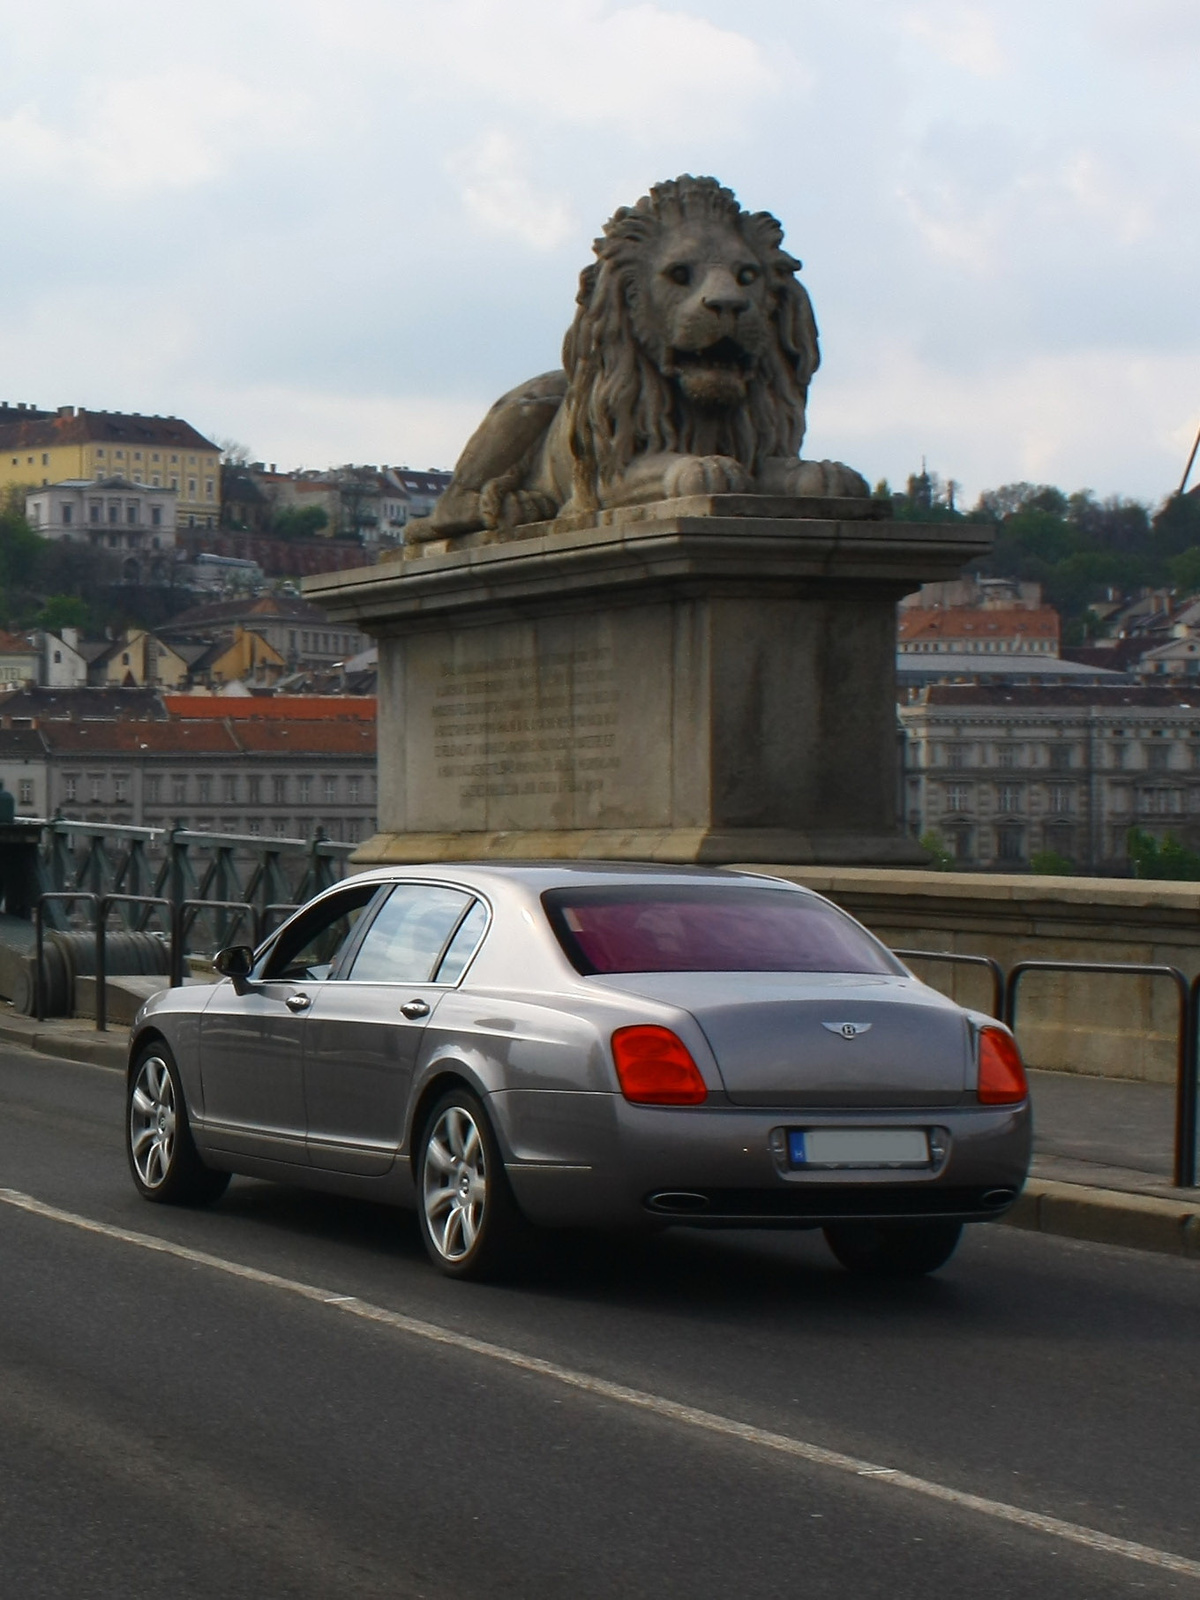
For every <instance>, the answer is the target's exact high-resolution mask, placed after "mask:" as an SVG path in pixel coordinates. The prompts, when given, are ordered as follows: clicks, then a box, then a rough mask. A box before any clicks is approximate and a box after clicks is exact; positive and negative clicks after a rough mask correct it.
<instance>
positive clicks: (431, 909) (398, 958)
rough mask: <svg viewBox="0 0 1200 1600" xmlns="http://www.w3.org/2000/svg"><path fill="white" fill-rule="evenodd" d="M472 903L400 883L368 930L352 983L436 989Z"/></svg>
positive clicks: (430, 887)
mask: <svg viewBox="0 0 1200 1600" xmlns="http://www.w3.org/2000/svg"><path fill="white" fill-rule="evenodd" d="M470 902H471V896H470V895H469V894H464V893H463V891H462V890H461V889H450V888H443V887H441V886H439V885H437V884H431V883H398V884H397V885H396V887H395V888H394V889H393V890H392V892H391V894H390V895H389V896H388V898H387V900H386V902H385V903H384V904H383V905H382V906H381V907H380V909H379V911H378V913H377V914H376V916H375V919H374V921H373V922H372V923H371V926H370V927H369V928H368V929H367V933H366V937H365V938H364V939H363V942H362V945H361V946H360V948H359V951H358V954H357V955H356V956H355V958H354V964H353V966H352V967H351V968H350V971H349V973H348V974H346V976H347V978H348V979H349V981H350V982H351V983H430V982H432V979H433V973H434V969H435V968H436V967H437V966H438V964H439V962H440V961H441V958H442V953H443V951H444V950H445V949H446V944H447V941H448V940H449V939H450V937H451V935H452V934H453V933H454V931H455V929H456V928H457V926H458V923H459V919H460V918H461V917H462V914H463V912H464V911H465V910H466V909H467V907H468V905H469V904H470Z"/></svg>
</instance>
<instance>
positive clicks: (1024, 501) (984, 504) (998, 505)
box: [975, 483, 1068, 522]
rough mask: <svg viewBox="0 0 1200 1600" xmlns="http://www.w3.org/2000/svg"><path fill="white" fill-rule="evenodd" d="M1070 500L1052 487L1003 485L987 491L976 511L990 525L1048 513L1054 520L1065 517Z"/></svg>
mask: <svg viewBox="0 0 1200 1600" xmlns="http://www.w3.org/2000/svg"><path fill="white" fill-rule="evenodd" d="M1067 505H1068V501H1067V497H1066V495H1065V494H1064V493H1063V492H1062V490H1061V489H1056V488H1055V487H1054V485H1053V484H1052V483H1003V484H1001V485H1000V487H999V488H998V489H985V490H984V491H983V493H982V494H981V495H980V496H979V500H978V501H977V503H976V506H975V510H976V512H978V514H979V515H980V516H982V517H986V518H987V520H988V521H989V522H1003V521H1004V519H1005V518H1006V517H1015V516H1018V515H1019V514H1020V513H1021V512H1023V511H1044V512H1046V513H1048V515H1050V516H1052V517H1065V516H1066V514H1067Z"/></svg>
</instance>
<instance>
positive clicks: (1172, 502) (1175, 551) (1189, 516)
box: [1153, 489, 1200, 557]
mask: <svg viewBox="0 0 1200 1600" xmlns="http://www.w3.org/2000/svg"><path fill="white" fill-rule="evenodd" d="M1153 542H1154V549H1155V551H1156V553H1157V554H1159V555H1161V556H1164V557H1170V556H1173V555H1180V554H1182V552H1183V551H1185V550H1188V549H1190V548H1191V547H1192V546H1193V545H1200V494H1197V493H1196V491H1195V490H1194V489H1193V490H1191V491H1190V493H1188V494H1173V495H1171V497H1170V498H1169V499H1168V500H1167V502H1166V504H1165V505H1164V506H1163V507H1162V509H1161V510H1160V511H1159V512H1158V513H1157V515H1156V516H1155V518H1154V521H1153Z"/></svg>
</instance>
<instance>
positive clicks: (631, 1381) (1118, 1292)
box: [0, 1049, 1200, 1600]
mask: <svg viewBox="0 0 1200 1600" xmlns="http://www.w3.org/2000/svg"><path fill="white" fill-rule="evenodd" d="M121 1089H122V1085H121V1080H120V1078H119V1076H118V1075H116V1074H114V1073H111V1072H105V1071H103V1070H100V1069H97V1068H92V1067H85V1066H78V1065H74V1064H71V1063H66V1062H62V1063H59V1062H54V1061H50V1060H48V1059H47V1058H45V1057H40V1056H33V1055H29V1054H26V1053H24V1052H21V1051H18V1050H15V1049H6V1050H0V1190H2V1191H3V1193H0V1600H36V1597H41V1596H54V1597H72V1600H74V1597H77V1596H78V1597H87V1600H107V1597H109V1596H112V1597H114V1600H116V1597H118V1596H119V1597H120V1600H140V1597H141V1596H143V1595H144V1596H155V1597H160V1596H162V1595H164V1594H165V1595H169V1596H171V1597H172V1600H190V1597H204V1600H209V1597H224V1596H231V1597H233V1596H237V1597H241V1596H247V1597H249V1596H254V1597H256V1600H262V1597H267V1600H274V1597H285V1596H287V1597H290V1596H297V1597H310V1596H311V1597H321V1600H329V1597H333V1596H343V1595H345V1596H355V1597H374V1596H385V1595H386V1596H429V1597H437V1600H466V1597H471V1596H474V1597H492V1596H497V1597H499V1596H504V1597H509V1596H511V1597H514V1600H533V1597H542V1596H554V1597H558V1596H570V1597H572V1600H575V1597H590V1596H613V1595H619V1596H622V1597H624V1596H647V1597H656V1600H657V1597H666V1596H681V1597H682V1596H687V1597H688V1600H707V1597H712V1600H718V1597H719V1600H738V1597H741V1596H754V1597H756V1600H757V1597H760V1596H761V1597H774V1596H780V1597H784V1596H787V1597H792V1596H795V1597H800V1596H804V1597H822V1600H824V1597H830V1600H834V1597H836V1600H851V1597H854V1600H862V1597H873V1596H881V1597H882V1596H887V1597H889V1600H904V1597H908V1596H922V1597H925V1596H928V1595H931V1594H935V1593H936V1594H941V1595H947V1596H971V1597H972V1600H976V1597H978V1600H991V1597H995V1600H1017V1597H1022V1596H1031V1597H1034V1596H1036V1597H1037V1600H1075V1597H1087V1600H1098V1597H1106V1596H1110V1595H1121V1594H1125V1593H1130V1594H1138V1595H1168V1594H1171V1595H1180V1594H1184V1595H1187V1594H1192V1593H1194V1594H1196V1595H1197V1596H1200V1527H1198V1526H1197V1517H1196V1511H1195V1504H1196V1493H1195V1486H1194V1481H1193V1480H1194V1470H1195V1465H1196V1459H1197V1453H1196V1437H1197V1428H1196V1423H1197V1416H1198V1401H1200V1372H1198V1370H1197V1366H1198V1364H1197V1362H1196V1360H1195V1351H1196V1334H1197V1329H1198V1328H1200V1264H1194V1263H1188V1262H1183V1261H1175V1260H1172V1259H1168V1258H1162V1257H1154V1256H1149V1255H1138V1254H1135V1253H1133V1252H1126V1251H1120V1250H1115V1249H1109V1248H1104V1247H1100V1246H1091V1245H1083V1244H1072V1243H1069V1242H1066V1241H1060V1240H1055V1239H1050V1238H1046V1237H1043V1236H1039V1235H1035V1234H1029V1233H1023V1232H1017V1231H1016V1230H1009V1229H1004V1228H1000V1227H989V1228H977V1229H974V1230H972V1231H971V1232H970V1233H969V1235H968V1239H967V1241H966V1242H965V1244H964V1245H963V1247H962V1248H961V1250H960V1252H959V1254H958V1255H957V1256H956V1257H955V1259H954V1261H953V1262H952V1263H951V1264H950V1266H949V1267H948V1268H947V1269H945V1270H944V1271H943V1272H942V1273H941V1274H939V1275H938V1276H937V1277H936V1278H934V1279H930V1280H926V1281H923V1282H920V1283H916V1284H908V1285H899V1286H896V1285H892V1286H878V1285H870V1284H864V1283H862V1282H858V1281H856V1280H854V1279H852V1278H851V1277H849V1276H848V1275H846V1274H845V1273H843V1272H841V1271H840V1269H838V1268H837V1267H836V1266H835V1265H834V1263H833V1261H832V1258H830V1257H829V1256H828V1254H827V1252H826V1251H825V1249H824V1246H823V1244H822V1242H821V1239H820V1236H819V1235H811V1234H769V1235H763V1234H759V1235H755V1234H748V1233H725V1234H699V1233H687V1232H685V1231H681V1230H677V1231H674V1232H671V1233H668V1234H664V1235H662V1236H660V1237H658V1238H656V1239H653V1240H651V1241H649V1242H646V1243H643V1244H640V1245H636V1246H628V1245H625V1246H618V1245H615V1244H607V1243H597V1242H594V1241H586V1240H583V1241H581V1240H577V1239H573V1240H564V1241H561V1242H560V1245H559V1247H558V1248H557V1249H556V1250H555V1251H554V1252H552V1253H551V1254H550V1255H549V1256H548V1258H547V1259H546V1260H545V1261H542V1262H540V1263H539V1264H537V1265H536V1266H535V1267H532V1268H531V1269H530V1271H529V1272H528V1273H527V1274H526V1276H525V1277H524V1279H523V1280H522V1281H521V1282H519V1283H515V1284H512V1285H508V1286H504V1287H483V1286H474V1285H466V1284H455V1283H450V1282H447V1281H445V1280H443V1279H441V1278H440V1277H438V1276H437V1275H436V1274H435V1273H434V1272H433V1270H432V1269H431V1268H430V1267H429V1266H428V1265H427V1264H426V1262H425V1260H424V1257H423V1255H422V1252H421V1248H420V1244H419V1241H418V1238H417V1231H416V1227H415V1225H414V1223H413V1221H412V1220H411V1219H410V1218H408V1217H406V1216H404V1215H403V1214H399V1213H394V1212H390V1211H385V1210H383V1209H381V1208H376V1207H371V1206H367V1205H361V1204H352V1203H349V1202H344V1201H338V1200H331V1199H327V1198H321V1197H317V1196H312V1195H307V1194H304V1193H301V1192H298V1191H293V1190H284V1189H278V1188H274V1187H271V1186H269V1185H265V1184H259V1183H253V1182H250V1181H248V1180H244V1179H239V1180H235V1181H234V1184H233V1185H232V1187H231V1188H230V1190H229V1192H228V1194H227V1196H226V1197H225V1198H224V1199H223V1200H222V1201H221V1202H220V1204H219V1205H218V1206H216V1207H215V1208H214V1209H212V1210H211V1211H208V1212H180V1211H171V1210H168V1209H166V1208H162V1207H156V1206H150V1205H146V1204H145V1203H143V1202H142V1201H140V1200H139V1199H138V1198H137V1196H136V1195H135V1193H134V1191H133V1188H132V1185H131V1183H130V1181H129V1178H128V1175H127V1173H126V1170H125V1166H124V1158H123V1155H122V1151H121V1145H120V1117H121ZM22 1197H32V1199H33V1200H34V1201H37V1202H42V1203H44V1204H45V1205H47V1206H49V1207H52V1208H57V1209H58V1212H59V1213H61V1214H54V1215H48V1214H44V1213H42V1212H38V1211H36V1210H30V1209H28V1206H29V1201H28V1200H26V1199H23V1198H22ZM106 1229H107V1230H110V1231H104V1230H106ZM97 1230H99V1231H97ZM122 1231H124V1232H126V1233H131V1234H136V1235H137V1237H122V1236H120V1235H121V1233H122ZM147 1236H150V1237H147ZM153 1240H161V1241H165V1242H167V1244H168V1245H169V1246H170V1249H169V1250H168V1251H161V1250H155V1249H153V1248H151V1244H152V1242H153ZM197 1252H198V1253H201V1254H203V1255H205V1256H207V1257H210V1258H212V1259H210V1260H197V1259H196V1258H195V1256H196V1253H197ZM245 1269H251V1270H250V1273H249V1275H246V1272H245ZM255 1273H257V1274H258V1276H256V1275H255ZM265 1275H270V1277H267V1276H265ZM347 1297H350V1298H347ZM446 1339H449V1340H450V1342H445V1341H446ZM472 1340H475V1341H483V1342H484V1344H485V1346H487V1348H480V1347H476V1346H474V1345H472ZM530 1358H533V1359H532V1362H531V1360H530ZM539 1359H540V1360H541V1361H542V1362H545V1363H550V1364H552V1367H551V1369H550V1370H540V1369H538V1367H537V1362H538V1360H539ZM629 1391H635V1392H634V1393H630V1392H629ZM735 1425H745V1426H744V1427H742V1429H741V1431H740V1432H739V1431H738V1429H737V1427H736V1426H735ZM779 1436H784V1437H783V1440H782V1441H781V1440H780V1437H779ZM789 1440H790V1441H799V1442H800V1443H799V1445H798V1446H797V1447H796V1448H797V1449H798V1450H799V1452H800V1453H799V1454H797V1453H796V1451H795V1450H791V1449H790V1448H789V1447H788V1445H787V1441H789ZM822 1450H824V1451H830V1452H838V1453H840V1456H841V1457H851V1458H855V1459H854V1460H853V1461H851V1462H849V1463H848V1462H846V1461H845V1460H843V1459H838V1458H833V1459H825V1458H822V1457H821V1451H822ZM856 1463H857V1465H856ZM869 1468H884V1469H893V1471H892V1472H891V1473H889V1472H888V1471H883V1472H879V1471H875V1470H869ZM896 1472H899V1473H906V1474H910V1475H913V1476H914V1477H915V1478H917V1479H919V1480H921V1483H920V1484H918V1485H916V1486H906V1485H905V1483H904V1482H903V1481H902V1480H899V1479H897V1477H896V1476H895V1473H896ZM947 1491H949V1492H950V1494H949V1498H947V1497H946V1492H947ZM956 1492H957V1493H960V1494H961V1493H965V1494H968V1495H974V1496H977V1497H979V1503H978V1504H977V1505H972V1506H964V1505H963V1504H961V1503H957V1502H956V1501H955V1499H954V1494H955V1493H956ZM997 1507H999V1508H1000V1509H999V1510H997ZM1005 1507H1016V1508H1018V1511H1021V1512H1029V1513H1034V1514H1035V1515H1038V1516H1041V1517H1048V1518H1056V1519H1061V1520H1062V1521H1065V1522H1067V1523H1070V1524H1073V1525H1078V1526H1079V1527H1082V1528H1084V1529H1088V1530H1094V1531H1096V1532H1097V1533H1099V1534H1101V1535H1109V1536H1112V1537H1113V1538H1115V1539H1120V1540H1126V1541H1136V1542H1137V1543H1138V1544H1140V1545H1142V1546H1145V1547H1147V1551H1146V1554H1145V1555H1144V1556H1143V1557H1142V1558H1141V1559H1132V1558H1131V1557H1130V1556H1129V1555H1128V1554H1122V1553H1119V1552H1116V1551H1112V1550H1107V1549H1104V1548H1097V1547H1096V1546H1097V1545H1102V1544H1103V1540H1092V1542H1091V1543H1090V1544H1089V1543H1087V1542H1083V1543H1081V1542H1079V1541H1078V1539H1077V1538H1073V1537H1070V1536H1067V1535H1065V1534H1064V1533H1063V1532H1062V1530H1056V1529H1054V1527H1053V1525H1051V1531H1041V1530H1040V1529H1039V1528H1038V1527H1036V1526H1035V1527H1030V1526H1026V1525H1022V1524H1021V1523H1020V1522H1015V1521H1013V1520H1011V1515H1012V1514H1011V1513H1009V1512H1007V1511H1005V1510H1004V1508H1005ZM1163 1553H1165V1555H1164V1554H1163ZM1172 1556H1174V1557H1182V1558H1185V1561H1186V1562H1190V1563H1192V1564H1193V1567H1192V1570H1190V1571H1188V1570H1184V1571H1177V1570H1172V1569H1171V1566H1170V1561H1169V1558H1170V1557H1172ZM1164 1561H1166V1562H1167V1564H1166V1565H1164V1564H1163V1562H1164Z"/></svg>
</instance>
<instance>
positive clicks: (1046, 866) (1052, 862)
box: [1029, 850, 1075, 878]
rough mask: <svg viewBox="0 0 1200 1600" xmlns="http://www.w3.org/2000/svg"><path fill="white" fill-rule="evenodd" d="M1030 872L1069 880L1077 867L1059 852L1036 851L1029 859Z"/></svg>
mask: <svg viewBox="0 0 1200 1600" xmlns="http://www.w3.org/2000/svg"><path fill="white" fill-rule="evenodd" d="M1029 870H1030V871H1031V872H1040V873H1044V874H1046V875H1047V876H1048V877H1052V878H1056V877H1057V878H1067V877H1070V876H1072V875H1073V873H1074V871H1075V865H1074V863H1073V862H1071V861H1068V860H1067V858H1066V856H1060V855H1059V853H1058V851H1057V850H1036V851H1035V852H1034V853H1033V855H1031V856H1030V858H1029Z"/></svg>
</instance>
